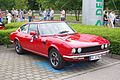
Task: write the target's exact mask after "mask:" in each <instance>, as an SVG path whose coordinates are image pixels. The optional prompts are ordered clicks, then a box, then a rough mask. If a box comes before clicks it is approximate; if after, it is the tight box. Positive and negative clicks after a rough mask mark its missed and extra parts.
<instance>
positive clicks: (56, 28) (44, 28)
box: [39, 22, 75, 36]
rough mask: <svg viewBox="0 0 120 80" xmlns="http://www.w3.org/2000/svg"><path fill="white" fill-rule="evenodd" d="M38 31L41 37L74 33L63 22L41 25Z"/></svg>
mask: <svg viewBox="0 0 120 80" xmlns="http://www.w3.org/2000/svg"><path fill="white" fill-rule="evenodd" d="M39 31H40V35H41V36H47V35H56V34H73V33H75V32H74V30H73V29H72V28H71V27H69V26H68V24H67V23H65V22H52V23H51V22H48V23H41V24H40V28H39Z"/></svg>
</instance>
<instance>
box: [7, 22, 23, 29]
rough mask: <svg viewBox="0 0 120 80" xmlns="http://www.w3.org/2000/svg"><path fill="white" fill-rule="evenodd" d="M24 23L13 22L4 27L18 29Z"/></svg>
mask: <svg viewBox="0 0 120 80" xmlns="http://www.w3.org/2000/svg"><path fill="white" fill-rule="evenodd" d="M24 23H25V22H17V23H16V22H14V23H9V24H6V25H5V29H13V28H18V27H20V26H21V25H23V24H24Z"/></svg>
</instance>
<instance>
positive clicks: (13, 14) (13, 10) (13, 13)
mask: <svg viewBox="0 0 120 80" xmlns="http://www.w3.org/2000/svg"><path fill="white" fill-rule="evenodd" d="M11 15H12V19H13V21H14V22H15V9H14V8H12V10H11Z"/></svg>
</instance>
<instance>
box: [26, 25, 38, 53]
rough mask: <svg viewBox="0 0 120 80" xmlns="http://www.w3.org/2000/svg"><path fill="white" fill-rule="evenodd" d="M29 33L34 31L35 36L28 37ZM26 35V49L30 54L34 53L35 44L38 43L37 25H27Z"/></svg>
mask: <svg viewBox="0 0 120 80" xmlns="http://www.w3.org/2000/svg"><path fill="white" fill-rule="evenodd" d="M31 31H35V32H36V35H30V32H31ZM28 34H29V36H27V39H28V40H27V41H28V42H27V44H28V45H27V47H28V49H29V50H30V51H32V52H36V47H37V46H36V44H37V41H38V24H36V23H30V24H29V29H28Z"/></svg>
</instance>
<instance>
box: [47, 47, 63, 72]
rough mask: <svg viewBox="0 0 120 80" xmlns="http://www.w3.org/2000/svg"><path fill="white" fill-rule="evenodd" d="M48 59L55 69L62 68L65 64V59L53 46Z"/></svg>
mask: <svg viewBox="0 0 120 80" xmlns="http://www.w3.org/2000/svg"><path fill="white" fill-rule="evenodd" d="M49 61H50V64H51V66H52V67H53V68H54V69H57V70H59V69H62V68H63V67H64V65H65V61H64V60H63V58H62V56H61V55H60V54H59V52H58V51H57V50H56V49H54V48H53V49H51V50H50V52H49Z"/></svg>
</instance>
